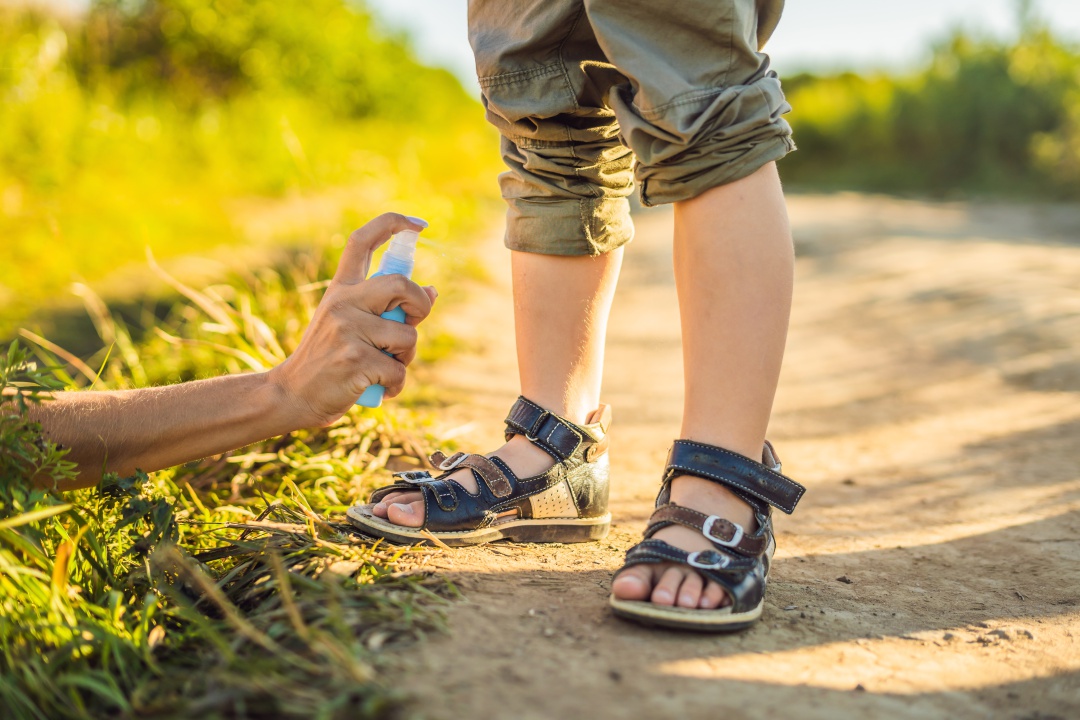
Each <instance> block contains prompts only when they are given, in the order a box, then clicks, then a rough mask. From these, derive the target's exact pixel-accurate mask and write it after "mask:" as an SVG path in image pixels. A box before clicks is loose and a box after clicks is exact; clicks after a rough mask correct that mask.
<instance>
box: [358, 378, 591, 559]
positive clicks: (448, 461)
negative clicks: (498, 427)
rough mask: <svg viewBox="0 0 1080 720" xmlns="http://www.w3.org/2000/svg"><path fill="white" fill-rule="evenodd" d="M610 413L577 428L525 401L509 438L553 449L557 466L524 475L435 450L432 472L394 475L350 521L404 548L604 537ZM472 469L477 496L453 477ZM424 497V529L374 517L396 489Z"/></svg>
mask: <svg viewBox="0 0 1080 720" xmlns="http://www.w3.org/2000/svg"><path fill="white" fill-rule="evenodd" d="M610 424H611V410H610V408H609V407H608V406H607V405H601V406H600V408H599V409H597V410H596V411H595V412H594V413H593V414H592V415H591V416H590V417H589V421H588V423H587V424H585V425H575V424H574V423H572V422H570V421H569V420H567V419H566V418H563V417H559V416H558V415H554V414H552V413H550V412H548V411H546V410H544V409H543V408H542V407H540V406H539V405H537V404H536V403H533V402H531V401H529V400H527V399H525V398H524V397H519V398H518V399H517V402H515V403H514V406H513V407H512V408H511V409H510V414H509V415H508V416H507V418H506V439H507V440H509V439H510V438H512V437H513V436H514V435H523V436H525V437H526V438H528V439H529V441H530V442H532V443H533V444H534V445H536V446H537V447H539V448H541V449H542V450H544V451H545V452H547V453H548V454H549V455H551V457H552V458H553V459H554V460H555V464H554V465H553V466H552V467H551V468H549V469H548V470H546V471H545V472H543V473H540V474H539V475H534V476H533V477H527V478H519V477H517V475H515V474H514V471H513V470H511V469H510V467H509V466H508V465H507V464H506V463H505V462H503V460H502V459H501V458H498V457H487V456H484V455H477V454H468V453H461V452H459V453H455V454H454V455H451V456H450V457H447V456H446V455H445V454H443V453H441V452H436V453H434V454H433V455H432V456H431V458H430V461H431V464H432V466H433V467H434V468H435V469H437V470H440V471H442V472H441V474H439V475H438V476H435V477H433V476H432V475H431V473H430V472H428V471H427V470H413V471H409V472H401V473H396V474H395V476H394V477H395V478H397V481H396V482H395V483H394V484H393V485H387V486H386V487H382V488H379V489H378V490H376V491H375V492H374V493H372V495H371V498H370V499H369V502H368V504H366V505H357V506H354V507H351V508H349V510H348V513H347V516H348V519H349V522H351V523H352V524H353V525H354V526H355V527H356V528H358V529H359V530H360V531H362V532H363V533H364V534H366V535H371V536H374V537H377V538H384V539H386V540H388V541H389V542H392V543H396V544H401V545H424V544H434V543H432V538H435V539H437V540H438V541H439V542H441V543H442V544H444V545H449V546H451V547H453V546H462V545H482V544H484V543H489V542H494V541H496V540H510V541H513V542H542V543H574V542H585V541H588V540H599V539H601V538H603V537H605V536H606V535H607V533H608V530H609V529H610V528H611V513H609V512H608V475H609V472H608V465H609V462H608V455H607V449H608V437H607V432H608V427H609V425H610ZM461 468H468V469H469V470H471V471H472V473H473V475H475V476H476V481H477V485H478V487H479V492H477V493H476V494H473V493H470V492H469V491H467V490H466V489H465V488H464V486H462V485H461V484H459V483H458V482H456V481H455V480H450V479H449V476H450V475H451V474H452V473H454V472H456V471H457V470H459V469H461ZM417 491H419V492H420V493H421V494H422V495H423V499H424V524H423V526H422V527H418V528H413V527H405V526H402V525H395V524H394V523H392V522H390V521H389V520H386V519H384V518H380V517H376V516H375V515H374V513H373V512H372V508H373V507H374V506H375V504H377V503H378V502H379V501H380V500H381V499H382V498H384V497H386V496H387V495H389V494H391V493H395V492H417Z"/></svg>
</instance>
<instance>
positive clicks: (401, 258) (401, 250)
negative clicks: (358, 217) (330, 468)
mask: <svg viewBox="0 0 1080 720" xmlns="http://www.w3.org/2000/svg"><path fill="white" fill-rule="evenodd" d="M409 220H411V221H413V222H414V223H416V224H417V225H422V226H423V227H425V228H426V227H427V226H428V224H427V223H426V222H425V221H423V220H421V219H420V218H415V217H410V218H409ZM419 236H420V233H419V231H417V230H402V231H401V232H399V233H398V234H397V235H395V236H394V237H392V238H390V244H389V245H388V246H387V248H386V252H384V253H383V256H382V260H381V261H380V262H379V269H378V271H377V272H375V274H373V275H372V276H371V277H373V278H374V277H379V276H380V275H404V276H405V277H407V278H411V277H412V271H413V258H414V257H415V255H416V241H417V239H418V238H419ZM380 317H383V318H386V319H387V320H393V321H394V322H400V323H403V322H405V311H404V310H402V309H401V307H395V308H390V309H389V310H387V311H386V312H384V313H383V314H382V315H381V316H380ZM384 352H385V351H384ZM389 354H390V353H387V355H389ZM384 392H386V388H384V387H383V386H382V385H369V386H368V387H367V389H365V390H364V393H363V394H362V395H361V396H360V399H359V400H357V401H356V404H357V405H361V406H363V407H370V408H375V407H379V406H380V405H382V401H383V393H384Z"/></svg>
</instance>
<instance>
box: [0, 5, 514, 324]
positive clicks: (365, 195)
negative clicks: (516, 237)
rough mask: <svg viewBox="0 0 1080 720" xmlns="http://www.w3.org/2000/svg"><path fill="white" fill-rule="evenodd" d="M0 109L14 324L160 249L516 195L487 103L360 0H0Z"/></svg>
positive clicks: (451, 227)
mask: <svg viewBox="0 0 1080 720" xmlns="http://www.w3.org/2000/svg"><path fill="white" fill-rule="evenodd" d="M0 108H2V110H0V238H3V245H4V247H3V259H2V261H0V338H3V337H9V336H10V335H11V334H12V332H13V331H14V329H15V327H17V325H18V324H19V323H20V322H21V321H22V320H24V319H25V318H26V316H27V314H28V313H29V312H31V311H32V310H33V309H35V308H38V307H40V306H42V305H46V306H47V305H49V304H50V303H52V302H54V301H55V299H56V298H60V297H68V296H70V293H69V291H68V288H69V286H70V283H71V282H72V280H75V279H80V280H87V281H91V282H92V281H96V280H100V279H101V278H104V277H106V276H108V275H109V273H110V272H111V271H112V270H113V269H115V268H116V267H118V266H121V265H124V264H125V263H132V262H136V263H138V262H142V260H143V257H144V249H145V248H146V247H150V248H152V249H153V251H154V253H155V254H156V255H157V256H158V257H159V258H165V257H168V256H170V255H179V254H192V253H197V254H203V253H205V251H207V250H209V249H211V248H216V247H219V246H230V245H234V246H235V245H241V244H252V243H255V244H258V243H264V244H265V243H270V242H273V243H279V244H281V243H284V244H309V243H312V242H316V241H321V240H325V239H328V238H329V237H330V236H331V235H332V234H333V233H341V232H344V233H347V232H348V231H349V230H351V229H352V226H355V225H356V224H358V223H361V222H363V221H364V220H366V219H367V218H370V217H371V216H373V215H375V214H378V213H380V212H383V211H386V210H394V209H396V210H403V211H406V212H411V213H413V214H419V215H423V216H425V217H426V219H428V220H429V221H430V222H431V223H432V232H431V233H429V234H431V235H432V236H433V237H435V238H436V239H445V238H447V237H450V236H463V235H468V234H471V233H473V232H474V231H475V230H476V229H477V227H478V224H479V223H480V222H481V218H487V217H489V215H488V212H487V211H488V210H489V209H490V208H491V207H493V206H494V205H495V203H497V202H498V198H497V186H496V184H495V183H494V182H493V175H494V174H495V173H497V172H498V171H499V170H500V167H501V163H500V161H499V159H498V154H497V152H498V151H497V147H498V143H497V142H495V140H494V137H493V131H492V130H491V129H490V128H488V127H487V126H486V124H485V123H484V120H483V113H482V111H481V109H480V107H479V104H478V103H477V102H476V101H475V100H474V99H473V98H470V97H469V96H468V95H467V94H466V93H465V92H464V90H463V89H462V88H461V86H460V84H459V83H458V82H457V80H456V79H455V78H454V77H453V76H451V75H450V74H449V73H448V72H446V71H444V70H439V69H433V68H428V67H425V66H423V65H421V64H420V63H418V62H417V61H416V60H415V59H414V58H413V57H412V54H411V52H410V50H409V47H408V45H407V43H406V42H405V41H404V39H403V38H400V37H394V36H391V35H387V34H384V33H382V32H381V31H380V30H379V29H378V27H377V26H376V23H375V22H374V20H373V19H372V17H371V15H370V14H369V13H368V12H367V11H366V10H365V9H364V7H363V6H362V5H357V4H356V3H351V2H343V0H303V1H301V0H274V1H273V2H270V1H265V2H244V1H240V0H124V1H122V2H120V1H117V0H94V1H93V2H91V3H90V4H89V7H88V8H87V9H86V11H85V12H84V13H82V14H79V15H76V16H74V17H68V18H60V17H56V16H53V15H50V14H47V13H45V12H43V11H41V10H34V9H28V8H25V7H23V8H11V7H7V8H5V7H3V6H0ZM282 199H286V200H288V202H281V200H282ZM440 233H441V235H440ZM99 289H100V290H103V291H104V292H105V293H106V294H111V293H112V292H115V291H120V290H122V288H116V287H112V288H100V287H99Z"/></svg>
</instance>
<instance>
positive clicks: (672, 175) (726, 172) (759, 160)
mask: <svg viewBox="0 0 1080 720" xmlns="http://www.w3.org/2000/svg"><path fill="white" fill-rule="evenodd" d="M793 150H795V143H794V141H792V139H791V136H790V135H780V136H776V137H772V138H769V139H767V140H762V141H760V142H758V143H756V144H754V145H752V146H750V147H749V148H747V149H745V150H740V151H738V152H734V153H732V152H724V151H722V150H715V151H713V152H710V153H709V154H708V155H707V156H705V157H702V158H701V160H700V161H697V162H693V163H687V164H686V165H684V166H679V167H675V168H671V171H670V172H668V171H665V170H664V169H660V171H659V172H656V173H649V174H648V175H647V176H646V177H641V178H639V183H640V184H639V186H638V188H639V193H640V198H641V204H642V205H645V206H646V207H653V206H655V205H663V204H665V203H674V202H682V201H683V200H691V199H693V198H695V197H697V196H698V195H700V194H702V193H703V192H705V191H706V190H711V189H712V188H714V187H719V186H720V185H727V184H728V183H732V182H735V181H736V180H741V179H742V178H744V177H748V176H750V175H753V174H754V173H755V172H757V171H758V170H760V169H761V168H762V167H764V166H765V165H767V164H769V163H771V162H775V161H777V160H779V159H780V158H782V157H784V156H785V155H787V154H788V153H789V152H791V151H793ZM643 174H644V173H643Z"/></svg>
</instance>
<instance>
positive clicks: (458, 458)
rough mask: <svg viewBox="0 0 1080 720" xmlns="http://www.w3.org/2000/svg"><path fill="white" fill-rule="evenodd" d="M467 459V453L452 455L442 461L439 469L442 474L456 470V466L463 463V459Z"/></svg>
mask: <svg viewBox="0 0 1080 720" xmlns="http://www.w3.org/2000/svg"><path fill="white" fill-rule="evenodd" d="M468 457H469V455H468V453H463V452H459V453H455V454H454V455H453V457H450V458H447V459H446V460H443V461H442V462H441V463H440V464H439V469H440V470H442V471H443V472H450V471H451V470H453V469H454V468H456V467H457V466H458V465H460V464H461V463H463V462H465V459H466V458H468Z"/></svg>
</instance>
